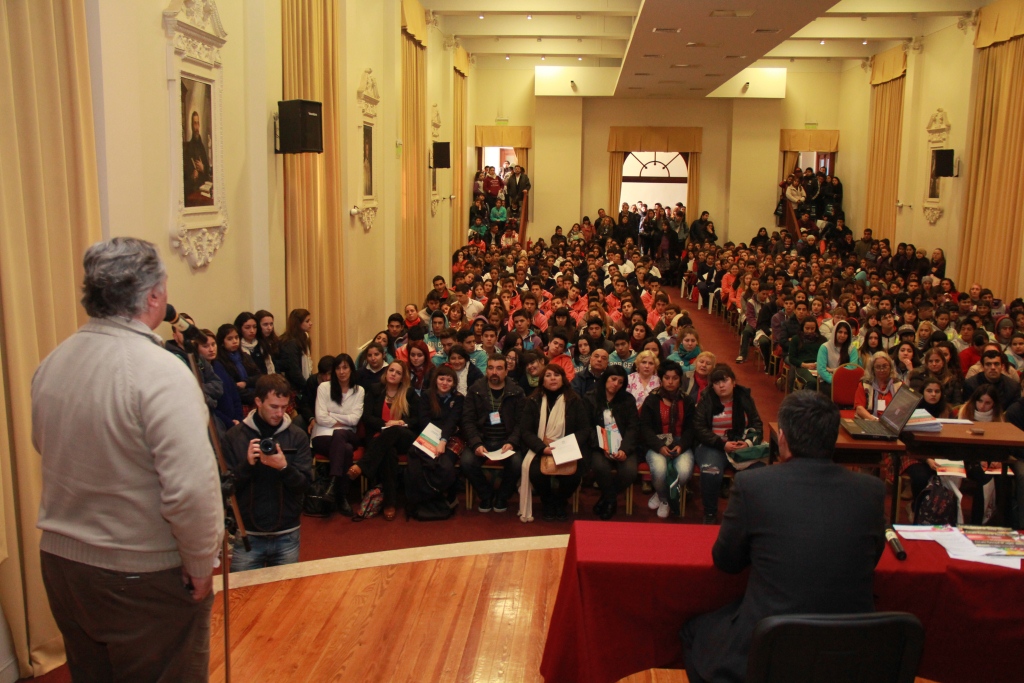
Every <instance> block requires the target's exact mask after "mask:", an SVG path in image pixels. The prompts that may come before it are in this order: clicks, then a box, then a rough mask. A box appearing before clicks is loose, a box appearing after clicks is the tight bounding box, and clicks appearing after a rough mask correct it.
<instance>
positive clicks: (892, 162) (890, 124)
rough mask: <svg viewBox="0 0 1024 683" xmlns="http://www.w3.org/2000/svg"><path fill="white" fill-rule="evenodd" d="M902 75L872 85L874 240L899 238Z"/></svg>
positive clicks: (869, 214) (869, 220) (869, 213)
mask: <svg viewBox="0 0 1024 683" xmlns="http://www.w3.org/2000/svg"><path fill="white" fill-rule="evenodd" d="M906 80H907V79H906V78H905V77H903V76H901V77H899V78H896V79H893V80H891V81H886V82H885V83H882V84H881V85H873V86H871V144H870V148H869V149H868V186H867V207H866V209H865V217H864V225H863V226H861V227H862V228H871V229H872V230H873V231H874V235H875V239H884V238H889V239H890V240H892V241H893V242H895V238H896V199H897V197H898V196H899V195H898V192H899V179H900V178H899V175H900V138H901V137H902V131H903V86H904V83H905V82H906Z"/></svg>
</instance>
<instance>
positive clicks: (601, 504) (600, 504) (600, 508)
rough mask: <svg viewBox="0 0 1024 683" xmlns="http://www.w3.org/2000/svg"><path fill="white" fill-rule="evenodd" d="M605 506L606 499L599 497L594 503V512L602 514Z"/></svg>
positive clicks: (598, 514)
mask: <svg viewBox="0 0 1024 683" xmlns="http://www.w3.org/2000/svg"><path fill="white" fill-rule="evenodd" d="M607 507H608V501H607V500H605V499H604V498H601V499H600V500H598V501H597V502H596V503H594V514H595V515H597V516H598V517H600V516H601V515H602V514H604V511H605V509H607Z"/></svg>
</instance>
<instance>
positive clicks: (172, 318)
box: [164, 304, 205, 341]
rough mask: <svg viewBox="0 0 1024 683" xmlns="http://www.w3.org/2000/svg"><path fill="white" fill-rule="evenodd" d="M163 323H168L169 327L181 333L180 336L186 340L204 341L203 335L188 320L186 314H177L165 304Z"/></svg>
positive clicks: (170, 306)
mask: <svg viewBox="0 0 1024 683" xmlns="http://www.w3.org/2000/svg"><path fill="white" fill-rule="evenodd" d="M164 322H165V323H170V324H171V327H173V328H175V329H176V330H178V331H179V332H181V334H182V336H183V337H185V338H186V339H191V340H193V341H195V340H199V341H205V340H204V339H203V333H202V332H200V331H199V328H198V327H196V326H195V325H194V324H192V322H191V321H190V320H189V318H188V313H178V312H177V311H176V310H175V309H174V306H172V305H171V304H167V310H166V311H165V312H164Z"/></svg>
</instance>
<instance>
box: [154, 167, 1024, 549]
mask: <svg viewBox="0 0 1024 683" xmlns="http://www.w3.org/2000/svg"><path fill="white" fill-rule="evenodd" d="M509 178H510V179H511V182H510V181H509V180H502V179H501V178H498V177H497V176H495V173H494V169H493V168H488V169H485V171H483V172H481V173H480V174H479V175H478V181H477V187H478V189H479V190H482V191H481V192H480V193H479V194H478V196H477V197H476V201H475V202H474V205H473V207H472V208H471V209H470V214H469V220H468V225H469V231H468V235H469V241H468V244H467V245H466V246H464V247H462V248H460V249H458V250H457V251H456V252H455V254H453V257H452V274H451V278H450V281H449V278H446V277H445V276H443V275H437V276H435V277H434V279H433V281H432V283H431V285H432V286H431V288H430V289H429V290H428V291H427V292H426V293H425V296H424V298H423V300H422V301H417V302H409V303H408V304H407V305H406V306H405V307H404V309H403V310H402V311H401V312H395V313H394V314H392V315H391V316H389V317H388V319H387V322H386V326H385V329H383V330H382V331H381V332H379V333H378V334H377V335H375V336H374V337H373V339H372V340H370V341H369V342H368V343H367V344H366V345H365V346H364V347H363V348H361V349H360V350H359V352H358V353H352V354H348V353H341V354H340V355H325V356H323V357H322V358H319V359H317V360H314V358H313V357H312V355H311V349H310V337H309V331H310V329H311V327H312V325H313V324H314V322H315V321H313V320H312V319H311V316H310V313H309V312H308V311H306V310H303V309H297V310H293V311H291V312H290V313H289V315H288V318H287V320H286V321H285V325H284V331H283V333H282V334H281V335H280V336H278V333H277V330H278V328H277V326H276V324H275V323H276V321H275V317H274V315H273V314H271V313H270V312H269V311H265V310H261V311H256V312H255V313H249V312H243V313H241V314H239V315H238V317H237V318H236V319H235V320H234V322H233V323H230V324H224V325H221V326H220V327H219V328H217V330H216V331H214V330H210V329H204V330H202V332H201V338H200V339H197V340H195V341H194V342H193V341H186V340H185V339H183V338H181V336H180V334H178V333H176V338H175V340H174V341H172V342H168V347H169V348H170V349H171V350H174V351H176V352H178V353H183V352H184V351H183V348H184V347H187V346H194V347H195V350H196V351H197V353H198V356H199V358H200V372H201V374H202V377H203V380H204V391H205V395H206V398H207V401H208V403H209V405H210V408H211V411H212V412H213V414H214V416H215V417H216V421H217V423H218V426H219V428H220V429H221V430H222V432H223V433H224V444H225V450H226V451H228V452H226V457H228V459H229V461H231V462H233V463H234V466H235V468H236V470H237V472H236V474H237V476H238V479H239V481H240V485H239V498H240V503H241V502H242V499H243V498H244V499H245V500H246V501H249V503H250V506H251V505H253V504H254V505H255V506H256V508H257V509H259V508H260V507H261V506H264V505H270V506H271V507H273V506H272V505H271V503H273V501H272V500H270V499H271V498H273V497H274V496H280V495H281V491H282V490H283V489H281V487H282V486H283V487H284V488H285V489H287V490H288V491H289V492H290V493H291V495H292V496H293V498H295V499H296V500H298V501H299V502H298V503H295V504H294V505H289V506H284V505H282V506H281V509H280V510H278V511H277V513H276V514H277V517H275V518H273V519H270V517H273V515H269V514H266V515H264V517H265V518H266V519H260V520H259V521H258V523H259V525H260V526H259V528H258V529H256V531H257V533H265V534H269V535H273V534H281V533H282V532H288V533H293V532H294V533H295V534H297V529H298V518H299V507H300V506H301V496H302V493H303V491H305V490H306V489H307V488H308V487H309V485H310V482H311V481H312V480H313V472H312V470H313V466H312V459H313V456H316V457H317V458H319V459H320V460H322V461H324V462H325V464H324V466H323V468H324V470H323V472H322V476H325V477H330V480H329V481H330V486H329V488H328V489H327V491H326V496H327V497H328V498H329V499H330V500H331V501H333V504H334V505H335V506H336V508H337V509H338V510H339V511H341V512H342V513H343V514H345V515H350V516H351V515H355V518H356V519H363V518H366V517H368V516H371V515H372V514H373V513H374V512H376V511H377V510H378V509H379V510H380V512H381V516H383V517H384V519H387V520H391V519H394V518H395V516H396V512H397V508H398V506H399V503H400V501H404V505H405V508H406V511H407V513H408V514H411V515H413V516H420V517H421V518H438V516H442V517H443V516H445V510H444V509H445V508H448V509H451V508H454V507H455V505H456V492H457V491H458V490H459V487H460V486H461V479H460V475H461V478H464V479H465V480H466V481H467V482H468V483H469V484H470V485H471V486H472V489H473V491H474V494H475V498H474V499H473V500H474V502H475V503H476V507H477V510H479V511H480V512H491V511H494V512H505V511H506V510H507V509H508V507H509V505H510V499H513V498H516V497H517V496H518V507H517V510H518V515H519V517H520V519H522V520H523V521H524V522H528V521H532V519H533V497H534V494H536V496H537V497H538V498H539V501H540V516H541V517H542V518H543V519H544V520H550V521H554V520H559V521H562V520H567V519H568V518H569V507H570V499H571V498H572V496H573V493H574V492H575V491H576V489H577V487H578V486H579V485H580V483H581V481H583V480H584V478H587V480H588V481H589V480H590V479H591V478H592V479H593V481H594V482H596V484H595V485H596V486H597V487H598V488H599V489H600V498H599V500H598V502H597V504H596V505H595V506H594V513H595V514H596V515H598V516H600V518H601V519H610V518H611V517H613V516H614V515H615V514H616V513H617V510H618V494H619V493H621V492H622V491H623V490H624V489H625V488H626V487H630V486H632V485H633V484H634V482H635V481H636V480H637V479H638V472H640V471H642V470H646V471H647V472H649V481H650V490H651V493H650V497H649V499H648V501H647V502H648V506H649V508H650V509H652V510H654V511H656V514H657V516H658V517H660V518H667V517H668V516H669V515H670V514H671V513H673V512H675V513H676V514H678V512H679V506H680V498H681V496H683V495H685V491H686V487H687V486H688V482H689V480H690V478H691V476H693V475H694V474H695V473H699V484H700V486H699V489H700V499H701V502H702V505H703V521H704V522H705V523H715V522H716V520H717V514H718V501H719V498H720V494H722V493H724V492H723V490H722V489H723V486H726V485H727V480H723V477H724V476H725V475H726V474H727V473H729V472H731V471H735V470H742V469H745V468H747V467H762V466H764V465H765V464H767V461H768V457H767V455H768V448H767V445H766V444H765V443H764V441H763V438H764V427H763V424H762V419H761V417H760V414H759V411H758V407H757V405H756V403H755V401H754V398H753V394H752V392H751V391H750V389H749V388H747V387H744V386H742V385H740V384H739V383H737V381H736V375H735V373H734V371H733V368H732V367H731V366H730V365H729V364H727V363H724V362H721V356H722V355H723V354H724V353H725V350H724V349H708V348H705V347H702V345H701V341H700V333H699V329H698V328H699V327H700V325H699V324H698V323H697V320H696V319H697V317H698V314H697V312H696V311H699V310H701V309H706V310H707V312H708V313H712V312H720V313H721V314H722V315H725V316H728V317H730V319H731V320H732V321H733V322H734V323H735V326H736V328H737V331H738V332H739V337H738V354H737V356H736V358H735V361H734V362H735V363H736V364H741V363H745V362H749V361H751V359H752V355H751V354H755V355H756V356H759V358H760V361H761V362H762V363H763V366H764V368H765V372H768V373H773V372H775V370H776V368H780V369H781V370H782V375H783V376H782V377H780V378H779V381H778V384H777V385H778V388H779V390H782V391H793V390H798V389H799V390H817V391H821V392H824V393H826V394H828V395H831V392H830V387H831V383H832V380H833V377H834V375H835V373H836V372H837V371H838V370H840V369H845V370H847V371H848V370H849V369H850V368H854V369H856V370H857V372H858V373H859V375H858V376H859V377H860V378H861V379H860V382H859V386H858V388H857V390H856V391H855V392H854V394H855V395H854V397H853V401H852V402H851V405H849V406H846V407H848V408H850V409H851V410H853V411H855V412H856V414H857V415H859V416H861V417H865V418H869V419H877V417H878V416H879V415H880V414H881V412H883V411H884V407H885V406H886V405H888V403H889V402H890V401H891V399H892V397H893V395H894V394H895V393H896V392H897V391H898V390H899V389H900V387H901V386H902V385H903V384H907V385H909V386H911V387H913V388H914V389H916V390H917V391H919V392H921V393H922V395H923V396H924V400H923V403H922V407H923V408H924V409H925V410H927V411H928V412H929V413H930V414H932V415H934V416H936V417H949V416H961V417H967V418H970V419H973V420H976V421H999V420H1006V421H1010V422H1013V423H1014V424H1016V425H1017V426H1019V427H1021V428H1024V403H1022V401H1021V374H1022V372H1024V301H1022V300H1021V299H1014V300H1013V301H1010V302H1003V301H1000V300H997V299H996V298H995V297H994V296H993V294H992V292H991V291H990V290H988V289H985V288H984V287H983V286H982V285H981V284H971V285H970V286H968V287H967V288H965V291H960V290H959V289H958V287H957V286H956V284H955V283H954V282H953V281H952V280H951V279H950V278H948V277H946V272H945V271H946V262H945V256H944V254H943V252H942V250H941V249H935V250H933V251H932V253H931V254H930V255H929V254H928V252H927V251H926V250H924V249H920V248H918V247H916V246H915V245H913V244H903V243H900V244H897V245H895V246H893V245H892V244H890V243H889V241H888V240H876V239H874V238H873V236H872V231H871V230H870V229H869V228H865V229H864V230H863V231H861V234H860V237H859V238H858V239H855V238H854V237H855V236H854V233H853V230H852V229H851V227H850V226H848V225H846V224H845V221H844V218H843V214H842V212H841V202H842V189H841V187H842V186H841V184H839V183H838V180H837V179H829V183H828V185H829V186H830V187H833V191H831V192H826V193H825V194H824V195H821V196H820V197H819V199H816V200H815V201H817V202H818V204H819V205H820V206H816V207H815V211H814V213H815V214H816V215H820V216H821V218H820V219H814V218H813V217H812V216H811V215H809V213H810V212H809V211H808V210H807V209H808V206H807V205H808V200H807V199H806V196H803V197H799V196H797V197H795V198H796V199H799V202H798V207H797V208H798V209H800V210H801V216H802V219H801V222H800V226H799V229H794V230H793V231H792V234H791V233H790V232H786V231H783V233H782V234H780V233H779V232H772V233H769V231H768V230H767V229H765V228H761V229H760V230H758V231H757V233H756V235H754V236H753V237H752V239H751V240H750V241H749V243H734V242H732V241H727V242H725V243H724V244H721V245H720V244H718V241H719V237H718V236H717V235H716V234H715V231H714V224H713V222H712V221H711V220H710V216H709V215H708V213H707V212H704V213H703V214H701V216H700V218H698V219H697V220H695V221H693V222H692V223H691V224H689V225H687V223H686V214H685V207H684V206H683V205H682V204H679V205H676V206H675V207H673V208H672V209H671V210H669V211H667V210H666V209H665V208H664V207H662V205H660V204H656V205H655V206H654V208H651V209H647V210H646V211H644V209H645V207H643V205H639V206H638V207H636V206H634V207H631V206H629V205H627V204H623V205H622V207H621V209H620V211H619V213H618V215H617V216H616V217H612V216H610V215H608V214H606V213H605V211H604V210H603V209H601V210H599V211H598V212H597V220H596V222H591V220H590V218H589V217H584V218H583V220H582V221H581V223H579V224H575V225H573V226H571V228H570V230H569V232H568V235H563V228H562V227H560V226H559V227H556V228H555V230H554V234H553V235H552V236H551V237H550V240H544V239H538V240H537V241H536V242H527V243H526V244H525V245H523V244H521V242H520V237H519V234H518V232H517V225H518V223H517V214H518V211H519V207H520V202H521V199H522V192H525V191H528V188H529V180H528V179H526V176H525V174H524V173H522V170H521V169H518V167H517V170H515V171H513V172H512V174H510V176H509ZM495 180H497V181H500V183H499V182H495ZM510 185H514V186H517V187H518V188H519V190H521V191H519V190H517V191H516V192H514V193H512V194H511V196H510V197H509V196H507V194H506V193H507V188H508V187H509V186H510ZM524 187H525V189H523V188H524ZM801 187H802V188H803V187H804V185H801ZM495 188H496V189H495ZM836 188H837V189H836ZM492 190H494V193H493V194H494V196H493V197H492V196H491V194H492V192H491V191H492ZM499 193H501V194H506V198H508V199H509V200H510V201H509V208H508V210H507V212H503V211H495V210H496V209H503V208H504V207H503V202H502V197H499V196H498V194H499ZM789 194H791V193H790V192H789V191H787V192H786V196H787V197H788V196H789ZM792 194H793V195H794V196H796V195H798V193H796V192H793V193H792ZM805 194H806V193H805ZM504 235H507V236H508V239H505V237H504ZM663 285H667V286H672V287H680V288H681V293H682V295H683V297H682V301H683V302H685V305H686V306H687V307H688V308H690V309H692V311H693V312H692V313H691V312H690V311H687V310H683V308H682V306H681V304H680V300H679V298H676V299H673V298H672V297H671V296H670V295H669V294H668V292H667V291H663V289H662V287H663ZM716 324H722V323H716ZM268 376H270V377H275V378H276V379H274V380H273V381H271V380H268V379H266V377H268ZM271 385H272V386H271ZM281 398H283V399H286V400H287V403H286V406H279V408H280V409H281V410H283V411H284V412H285V413H287V414H286V415H285V417H284V420H283V421H282V420H280V419H277V420H276V421H274V420H267V419H261V416H263V414H264V413H265V412H267V404H268V400H269V399H281ZM273 402H274V403H280V401H279V400H278V401H273ZM253 407H255V410H253ZM270 425H276V426H270ZM246 430H247V431H246ZM283 430H293V432H294V431H295V430H305V433H306V438H305V439H303V440H302V441H303V443H301V444H299V443H297V442H294V443H293V440H292V439H289V443H290V444H291V445H292V446H293V448H291V449H290V451H291V452H290V453H289V452H286V453H285V455H286V458H285V459H283V460H282V462H283V463H285V466H284V467H283V468H282V469H281V472H282V474H281V482H279V484H278V488H273V487H271V488H269V489H265V490H262V491H259V492H247V491H246V490H245V486H244V485H245V484H247V483H248V481H249V478H250V477H251V475H250V474H249V473H248V472H247V471H246V470H247V469H251V468H252V464H251V461H252V458H251V457H249V456H248V453H247V450H251V444H252V443H254V440H255V439H258V438H260V437H262V436H268V435H270V436H273V435H274V434H275V433H279V432H282V431H283ZM238 432H243V433H244V436H245V437H246V438H239V436H238ZM567 436H571V437H573V438H574V439H575V442H576V446H577V447H578V449H579V451H580V453H581V454H582V456H583V457H582V459H581V460H577V461H575V462H572V463H568V464H562V465H557V464H555V462H554V460H553V458H552V455H553V453H554V451H553V448H552V443H553V442H556V441H558V440H559V439H562V438H563V437H567ZM249 437H251V438H249ZM562 443H564V442H562ZM232 451H233V452H234V455H232V453H231V452H232ZM239 451H241V452H239ZM285 461H287V462H285ZM247 463H248V465H247ZM326 463H329V464H326ZM644 465H645V466H646V467H642V466H644ZM288 466H293V467H294V468H296V469H298V470H299V474H300V476H298V475H286V474H284V473H285V472H287V471H288ZM1010 466H1011V468H1012V471H1013V473H1015V475H1016V480H1017V481H1016V483H1017V496H1018V498H1019V497H1020V496H1021V494H1022V492H1024V467H1022V465H1021V463H1020V462H1011V463H1010ZM934 469H935V463H934V462H933V461H923V462H917V463H915V464H912V465H910V466H908V467H907V468H906V469H905V472H904V474H905V475H906V476H907V478H908V479H909V481H910V484H911V487H912V490H913V494H914V496H915V499H916V498H917V497H918V496H919V495H920V493H921V491H922V490H923V489H924V488H925V486H926V485H927V484H928V482H929V480H930V479H931V475H932V474H933V473H934ZM967 471H968V476H967V479H968V481H971V482H974V484H975V485H976V486H977V489H978V491H979V492H980V491H988V490H989V489H990V488H991V487H989V486H987V484H988V482H989V479H990V475H988V474H986V473H985V472H984V471H983V470H982V469H981V466H980V464H976V463H975V464H968V467H967ZM591 475H592V476H591ZM317 476H321V473H320V472H318V475H317ZM360 477H365V478H366V480H367V481H368V485H369V487H370V489H369V491H368V493H367V494H366V495H365V496H364V497H363V499H362V502H361V503H360V505H359V508H358V510H356V511H353V509H352V507H353V506H352V501H350V500H349V497H350V491H351V489H352V488H353V487H352V484H353V483H354V482H357V481H358V480H359V479H360ZM968 486H970V485H968ZM979 500H980V494H979ZM469 504H470V502H469V501H467V505H469ZM244 507H245V506H244V505H243V509H244ZM274 509H275V510H276V509H277V508H274ZM985 510H986V506H985V505H981V504H979V503H977V502H976V503H975V504H974V505H973V506H972V515H973V518H974V520H975V521H978V522H981V521H982V519H983V517H982V515H983V513H984V512H985ZM245 516H246V513H244V512H243V517H245ZM246 522H247V524H248V523H249V522H250V520H248V519H247V520H246ZM1013 522H1014V525H1015V526H1016V527H1017V528H1020V520H1019V518H1018V519H1014V520H1013ZM295 540H296V552H297V535H296V537H295ZM267 563H273V562H272V561H269V560H268V561H267Z"/></svg>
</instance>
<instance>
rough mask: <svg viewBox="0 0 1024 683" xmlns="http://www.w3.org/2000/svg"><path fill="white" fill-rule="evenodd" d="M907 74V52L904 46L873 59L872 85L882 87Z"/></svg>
mask: <svg viewBox="0 0 1024 683" xmlns="http://www.w3.org/2000/svg"><path fill="white" fill-rule="evenodd" d="M906 73H907V51H906V49H904V46H903V45H897V46H896V47H894V48H891V49H889V50H886V51H885V52H879V53H878V54H877V55H875V56H873V57H872V58H871V85H881V84H882V83H888V82H889V81H892V80H895V79H897V78H899V77H900V76H903V75H904V74H906Z"/></svg>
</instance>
